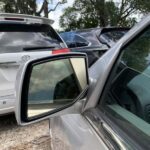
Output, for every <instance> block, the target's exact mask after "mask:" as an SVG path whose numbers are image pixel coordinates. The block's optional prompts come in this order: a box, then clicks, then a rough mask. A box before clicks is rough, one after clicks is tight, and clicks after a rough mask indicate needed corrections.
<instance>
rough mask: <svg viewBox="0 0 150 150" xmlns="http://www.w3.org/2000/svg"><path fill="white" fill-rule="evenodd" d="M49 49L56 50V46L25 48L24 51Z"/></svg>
mask: <svg viewBox="0 0 150 150" xmlns="http://www.w3.org/2000/svg"><path fill="white" fill-rule="evenodd" d="M48 48H55V46H46V47H45V46H37V47H35V46H33V47H24V48H23V50H24V51H32V50H38V49H48Z"/></svg>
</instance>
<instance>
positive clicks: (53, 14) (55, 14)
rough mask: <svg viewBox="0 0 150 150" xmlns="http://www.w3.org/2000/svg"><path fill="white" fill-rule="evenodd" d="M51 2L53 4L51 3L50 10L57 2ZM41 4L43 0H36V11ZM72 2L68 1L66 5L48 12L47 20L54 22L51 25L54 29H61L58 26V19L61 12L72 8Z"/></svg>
mask: <svg viewBox="0 0 150 150" xmlns="http://www.w3.org/2000/svg"><path fill="white" fill-rule="evenodd" d="M53 1H54V2H53V3H52V5H51V8H54V7H55V6H56V3H57V2H58V0H53ZM42 2H43V0H37V4H38V9H40V7H41V5H42ZM73 2H74V0H68V1H67V3H65V4H62V5H59V6H58V7H57V8H56V10H55V11H52V12H50V14H49V19H52V20H54V23H53V25H52V27H53V28H54V29H61V28H60V26H59V18H60V16H61V15H62V14H63V10H64V9H65V8H67V7H69V6H72V5H73Z"/></svg>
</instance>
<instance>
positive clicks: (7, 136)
mask: <svg viewBox="0 0 150 150" xmlns="http://www.w3.org/2000/svg"><path fill="white" fill-rule="evenodd" d="M0 141H1V142H0V149H1V150H37V149H38V150H50V149H51V148H50V136H49V123H48V120H46V121H41V122H39V123H36V124H32V125H28V126H25V127H21V126H18V125H17V123H16V120H15V116H14V115H7V116H0Z"/></svg>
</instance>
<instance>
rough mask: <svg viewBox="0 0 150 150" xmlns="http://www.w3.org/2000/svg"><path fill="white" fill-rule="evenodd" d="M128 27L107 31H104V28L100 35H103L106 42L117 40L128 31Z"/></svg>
mask: <svg viewBox="0 0 150 150" xmlns="http://www.w3.org/2000/svg"><path fill="white" fill-rule="evenodd" d="M128 30H129V29H119V28H118V29H113V30H111V29H110V31H109V29H108V31H107V29H106V31H105V29H104V30H103V31H102V33H101V35H100V36H103V37H104V38H105V39H106V40H107V42H111V41H113V42H117V41H118V40H119V39H120V38H122V37H123V36H124V35H125V34H126V33H127V32H128Z"/></svg>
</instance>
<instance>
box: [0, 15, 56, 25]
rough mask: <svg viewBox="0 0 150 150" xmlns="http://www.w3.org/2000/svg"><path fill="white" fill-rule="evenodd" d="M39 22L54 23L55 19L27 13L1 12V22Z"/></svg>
mask: <svg viewBox="0 0 150 150" xmlns="http://www.w3.org/2000/svg"><path fill="white" fill-rule="evenodd" d="M12 22H17V23H27V24H30V23H38V24H53V23H54V20H51V19H48V18H45V17H38V16H32V15H25V14H15V13H0V23H12Z"/></svg>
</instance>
